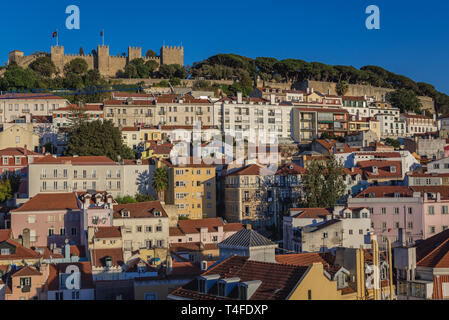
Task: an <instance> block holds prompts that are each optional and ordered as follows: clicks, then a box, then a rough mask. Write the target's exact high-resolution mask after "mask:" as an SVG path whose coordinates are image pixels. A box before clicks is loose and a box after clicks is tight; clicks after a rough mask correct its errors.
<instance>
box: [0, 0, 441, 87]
mask: <svg viewBox="0 0 449 320" xmlns="http://www.w3.org/2000/svg"><path fill="white" fill-rule="evenodd" d="M372 4H374V5H377V6H379V8H380V10H381V30H367V29H366V28H365V19H366V17H367V15H366V14H365V8H366V7H367V6H368V5H372ZM68 5H78V6H79V8H80V11H81V28H80V30H67V29H66V28H65V20H66V18H67V16H68V15H67V14H66V13H65V9H66V7H67V6H68ZM1 10H2V18H1V19H0V32H1V35H2V41H1V43H0V62H1V63H4V62H6V61H7V59H8V52H9V51H12V50H14V49H18V50H22V51H24V52H25V53H26V54H30V53H32V52H34V51H37V50H39V51H49V49H50V46H51V44H52V43H54V41H53V40H52V38H51V34H52V32H53V31H55V29H59V31H60V38H59V41H60V44H62V45H64V46H65V48H66V52H68V53H78V51H79V48H80V46H82V47H83V48H84V51H85V52H86V53H87V52H90V51H91V50H92V49H94V48H96V46H97V45H98V44H100V42H101V39H100V30H102V29H104V30H105V37H106V44H109V45H110V49H111V53H112V54H121V53H122V52H126V51H127V47H128V45H132V46H142V47H143V50H144V52H145V51H146V50H147V49H153V50H155V51H157V52H158V51H159V48H160V47H161V45H162V44H163V43H164V41H165V43H166V44H167V45H180V44H181V42H182V44H183V45H184V47H185V62H186V64H191V63H192V62H194V61H200V60H203V59H205V58H207V57H209V56H211V55H214V54H216V53H237V54H241V55H245V56H249V57H254V58H255V57H258V56H270V57H275V58H278V59H285V58H299V59H304V60H306V61H319V62H323V63H328V64H343V65H353V66H355V67H361V66H364V65H380V66H382V67H384V68H386V69H388V70H391V71H393V72H396V73H399V74H404V75H406V76H408V77H410V78H412V79H414V80H415V81H424V82H428V83H431V84H434V85H435V86H436V87H437V89H439V90H441V91H444V92H446V93H449V81H448V76H447V75H448V73H449V1H442V0H427V1H418V0H409V1H404V0H394V1H393V0H390V1H384V0H372V1H364V0H347V1H336V0H321V1H310V0H308V1H303V0H258V1H253V0H239V1H237V0H227V1H214V0H207V1H206V0H190V1H185V0H183V1H180V0H171V1H141V0H129V1H112V0H109V1H103V0H95V1H93V0H89V1H86V0H78V1H76V0H69V1H66V0H59V1H53V0H52V1H50V0H42V1H39V2H38V1H31V0H22V1H15V2H14V1H5V2H4V3H2V8H1Z"/></svg>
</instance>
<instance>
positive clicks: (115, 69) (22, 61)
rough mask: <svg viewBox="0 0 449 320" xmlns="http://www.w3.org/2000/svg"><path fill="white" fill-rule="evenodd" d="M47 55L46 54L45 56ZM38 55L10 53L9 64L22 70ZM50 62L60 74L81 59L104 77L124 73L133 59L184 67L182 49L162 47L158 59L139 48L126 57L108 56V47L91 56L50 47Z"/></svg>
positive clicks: (132, 49) (130, 50)
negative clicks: (67, 66) (145, 53)
mask: <svg viewBox="0 0 449 320" xmlns="http://www.w3.org/2000/svg"><path fill="white" fill-rule="evenodd" d="M46 55H48V54H46ZM39 56H40V55H29V56H24V53H23V52H22V51H18V50H15V51H12V52H11V53H10V54H9V63H13V62H15V63H17V64H18V65H19V66H21V67H23V68H28V66H29V65H30V64H31V63H32V62H33V61H35V60H36V59H37V58H38V57H39ZM50 57H51V60H52V61H53V63H54V64H55V66H56V68H57V70H58V72H59V73H60V74H62V73H63V72H64V67H65V66H66V65H67V64H68V63H70V61H72V60H74V59H78V58H79V59H83V60H84V61H86V63H87V65H88V67H89V69H97V70H98V71H99V72H100V74H101V75H102V76H104V77H109V78H113V77H117V76H118V75H119V74H120V73H121V72H124V71H125V67H126V66H127V65H128V63H129V62H130V61H132V60H134V59H138V58H141V59H143V60H144V61H145V62H147V61H150V60H152V61H156V62H157V63H158V64H159V65H162V64H179V65H182V66H183V65H184V48H183V47H166V46H164V47H162V48H161V55H160V57H150V58H147V57H145V56H142V48H141V47H128V56H127V57H123V56H111V55H110V54H109V46H98V47H97V53H96V54H91V55H77V54H65V52H64V46H52V47H51V53H50Z"/></svg>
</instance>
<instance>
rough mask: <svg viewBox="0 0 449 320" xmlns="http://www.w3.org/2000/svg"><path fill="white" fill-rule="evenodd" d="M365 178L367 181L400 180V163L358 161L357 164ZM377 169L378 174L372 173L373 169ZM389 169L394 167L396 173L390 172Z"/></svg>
mask: <svg viewBox="0 0 449 320" xmlns="http://www.w3.org/2000/svg"><path fill="white" fill-rule="evenodd" d="M357 166H359V167H360V168H361V169H362V170H363V173H364V174H365V176H366V178H368V179H376V178H377V179H382V178H402V163H401V161H387V160H368V161H359V162H358V163H357ZM375 166H376V167H377V168H378V174H374V173H373V172H372V168H373V167H375ZM391 167H396V172H391V171H390V170H391Z"/></svg>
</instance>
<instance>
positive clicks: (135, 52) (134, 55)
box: [128, 47, 142, 63]
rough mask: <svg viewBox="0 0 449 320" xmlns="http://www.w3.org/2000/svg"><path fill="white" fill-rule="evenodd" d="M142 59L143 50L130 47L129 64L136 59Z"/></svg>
mask: <svg viewBox="0 0 449 320" xmlns="http://www.w3.org/2000/svg"><path fill="white" fill-rule="evenodd" d="M140 58H142V48H140V47H128V63H130V62H131V61H133V60H134V59H140Z"/></svg>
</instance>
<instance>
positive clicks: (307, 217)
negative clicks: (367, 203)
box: [284, 207, 373, 253]
mask: <svg viewBox="0 0 449 320" xmlns="http://www.w3.org/2000/svg"><path fill="white" fill-rule="evenodd" d="M372 231H373V229H372V228H371V219H370V211H369V210H368V209H366V208H352V209H350V208H339V207H336V208H335V209H334V211H333V212H331V211H330V210H329V209H325V208H316V209H310V208H305V209H292V211H291V216H290V217H285V218H284V249H286V250H289V251H294V252H299V253H301V252H327V251H332V250H334V249H336V248H338V247H345V248H360V247H361V246H362V247H364V248H369V246H370V244H369V241H368V239H369V235H370V234H371V233H372Z"/></svg>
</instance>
